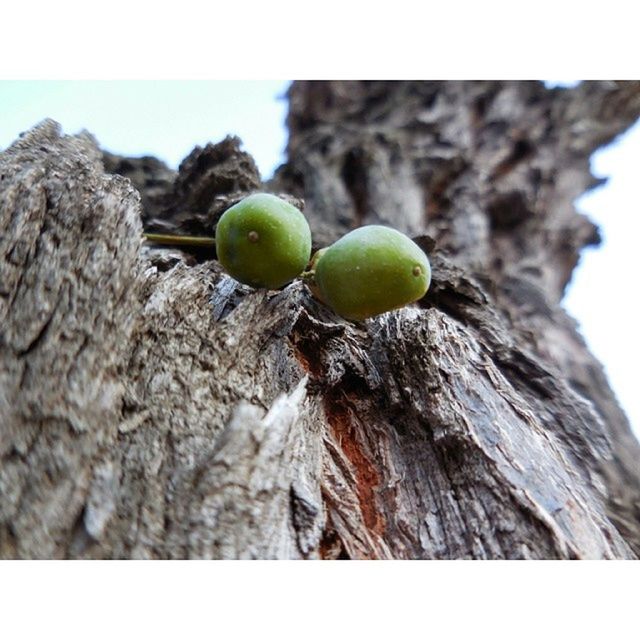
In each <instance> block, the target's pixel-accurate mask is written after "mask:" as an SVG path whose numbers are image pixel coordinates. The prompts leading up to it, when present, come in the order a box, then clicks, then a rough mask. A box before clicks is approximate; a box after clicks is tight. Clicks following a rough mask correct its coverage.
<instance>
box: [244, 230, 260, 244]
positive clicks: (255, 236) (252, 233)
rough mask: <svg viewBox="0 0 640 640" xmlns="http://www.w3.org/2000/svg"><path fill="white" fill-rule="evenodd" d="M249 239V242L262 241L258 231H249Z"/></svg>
mask: <svg viewBox="0 0 640 640" xmlns="http://www.w3.org/2000/svg"><path fill="white" fill-rule="evenodd" d="M247 238H248V239H249V242H254V243H255V242H258V240H260V236H259V235H258V232H257V231H249V233H248V235H247Z"/></svg>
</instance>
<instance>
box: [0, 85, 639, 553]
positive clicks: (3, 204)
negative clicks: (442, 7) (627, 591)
mask: <svg viewBox="0 0 640 640" xmlns="http://www.w3.org/2000/svg"><path fill="white" fill-rule="evenodd" d="M289 100H290V112H289V117H288V125H289V131H290V138H289V143H288V161H287V164H285V165H284V166H283V167H281V168H280V170H279V171H278V172H277V174H276V176H275V178H274V179H273V180H272V181H271V182H270V183H269V184H267V185H263V184H262V183H261V180H260V176H259V174H258V171H257V169H256V167H255V164H254V162H253V160H252V159H251V157H250V156H249V155H248V154H247V153H245V152H243V151H241V150H240V147H239V140H237V139H235V138H227V139H226V140H224V141H222V142H221V143H219V144H216V145H207V146H206V147H204V148H196V149H195V150H194V151H193V152H192V154H191V155H190V156H189V157H188V158H187V159H185V161H184V162H183V164H182V165H181V166H180V169H179V171H178V172H177V173H176V172H172V171H170V170H169V169H168V168H167V167H165V166H163V165H162V163H160V162H159V161H157V160H155V159H152V158H143V159H132V158H119V157H116V156H113V155H111V154H102V153H101V151H100V150H99V147H98V144H97V142H96V141H95V140H94V139H93V138H92V137H91V136H90V135H89V134H86V133H83V134H80V135H78V136H64V135H62V134H61V132H60V130H59V127H58V126H57V125H56V124H55V123H53V122H51V121H46V122H44V123H42V124H41V125H39V126H38V127H36V128H34V129H33V130H31V131H30V132H28V133H27V134H25V135H24V136H23V137H21V138H20V139H19V140H18V141H17V142H16V143H14V144H13V145H12V146H11V147H10V148H9V149H7V150H6V151H5V152H4V153H2V154H1V155H0V419H1V422H0V556H1V557H3V558H14V557H15V558H636V557H637V556H638V554H640V466H639V463H638V460H639V459H640V446H639V445H638V442H637V441H636V439H635V438H634V437H633V435H632V433H631V431H630V428H629V424H628V422H627V419H626V417H625V416H624V414H623V412H622V411H621V409H620V407H619V405H618V404H617V402H616V399H615V396H614V394H613V392H612V391H611V389H610V388H609V386H608V383H607V380H606V378H605V376H604V373H603V370H602V367H601V365H600V364H599V363H598V362H597V360H596V359H595V358H594V357H593V356H592V355H591V354H590V353H589V351H588V350H587V348H586V346H585V344H584V341H583V340H582V338H581V336H580V334H579V333H578V331H577V328H576V324H575V322H574V321H573V320H572V319H571V318H570V317H569V316H568V315H567V314H566V313H565V312H564V310H563V309H562V308H561V306H560V301H561V299H562V295H563V292H564V289H565V287H566V285H567V283H568V282H569V280H570V278H571V274H572V271H573V269H574V267H575V266H576V264H577V261H578V259H579V253H580V250H581V249H582V248H583V247H584V246H586V245H588V244H596V243H597V242H598V241H599V237H598V232H597V228H596V227H595V226H594V225H593V224H592V223H591V222H589V221H588V220H587V219H586V218H585V217H583V216H581V215H579V214H578V213H577V212H576V210H575V208H574V206H573V201H574V200H575V198H576V197H578V196H579V195H580V194H581V193H583V192H584V191H585V190H587V189H589V188H592V187H594V186H595V185H597V184H599V181H598V180H596V179H595V178H594V177H593V176H592V175H591V173H590V171H589V157H590V155H591V153H592V152H593V151H594V150H595V149H597V148H598V147H599V146H601V145H603V144H606V143H607V142H609V141H610V140H612V139H613V138H614V137H615V136H616V135H618V134H619V133H621V132H622V131H624V130H625V129H626V128H627V127H629V126H630V125H631V124H633V122H634V121H635V120H636V119H637V118H638V116H640V83H638V82H586V83H582V84H580V85H579V86H578V87H576V88H574V89H553V90H548V89H546V88H545V87H544V86H543V85H542V84H541V83H537V82H346V83H345V82H297V83H294V84H293V85H292V87H291V89H290V92H289ZM115 173H117V174H120V175H114V174H115ZM257 189H267V190H269V191H272V192H274V193H278V194H282V195H285V196H286V197H288V198H289V199H291V200H292V201H293V202H295V203H296V204H297V205H298V206H301V207H302V206H304V207H305V214H306V215H307V217H308V219H309V222H310V224H311V227H312V230H313V235H314V246H315V247H316V248H317V247H320V246H325V245H326V244H328V243H330V242H332V241H334V240H335V239H337V238H338V237H339V236H340V235H341V234H343V233H345V232H346V231H348V230H350V229H352V228H354V227H357V226H360V225H362V224H371V223H381V224H388V225H391V226H393V227H395V228H397V229H400V230H401V231H404V232H405V233H408V234H409V235H411V236H413V237H414V238H415V239H416V241H417V242H419V243H420V244H421V245H422V246H423V247H424V248H426V249H427V250H428V252H429V254H430V257H431V259H432V265H433V283H432V287H431V289H430V291H429V292H428V293H427V295H426V297H425V298H424V299H423V300H421V301H420V302H419V303H418V304H415V305H412V306H409V307H406V308H404V309H400V310H397V311H393V312H391V313H388V314H384V315H383V316H379V317H377V318H374V319H371V320H368V321H366V322H363V323H352V322H348V321H345V320H343V319H341V318H339V317H337V316H336V315H335V314H333V313H332V312H331V311H330V310H329V309H327V308H326V307H324V306H323V305H321V304H320V303H319V302H317V301H316V300H314V299H313V297H312V296H311V295H310V293H309V292H308V290H307V289H306V288H305V286H304V285H303V284H302V283H301V282H294V283H292V284H291V285H289V286H287V287H285V288H284V289H282V290H280V291H264V290H252V289H250V288H248V287H246V286H244V285H241V284H239V283H237V282H235V281H234V280H233V279H231V278H230V277H229V276H227V275H226V274H225V273H224V272H223V270H222V269H221V267H220V266H219V264H218V263H217V261H216V260H215V259H212V255H211V254H210V253H209V254H207V253H204V252H200V253H187V252H185V251H179V250H177V249H167V248H161V247H153V246H149V245H147V244H145V243H143V241H142V230H143V228H147V229H154V230H163V231H166V230H172V231H184V232H188V233H211V232H212V231H214V230H215V224H216V221H217V219H218V218H219V216H220V215H221V214H222V212H223V211H224V210H225V209H226V208H227V207H228V206H230V205H231V204H233V203H234V202H237V201H238V200H239V199H241V198H242V197H243V196H244V195H246V194H247V193H249V192H251V191H255V190H257ZM213 257H215V255H214V256H213Z"/></svg>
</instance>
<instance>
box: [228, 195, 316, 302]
mask: <svg viewBox="0 0 640 640" xmlns="http://www.w3.org/2000/svg"><path fill="white" fill-rule="evenodd" d="M216 251H217V253H218V260H219V261H220V263H221V264H222V266H223V267H224V268H225V270H226V271H227V273H228V274H229V275H230V276H232V277H233V278H235V279H236V280H238V281H240V282H242V283H244V284H248V285H251V286H252V287H265V288H268V289H277V288H279V287H281V286H283V285H285V284H287V283H288V282H291V281H292V280H293V279H294V278H295V277H296V276H298V275H300V273H302V271H303V270H304V268H305V267H306V266H307V263H308V262H309V256H310V255H311V230H310V229H309V225H308V223H307V220H306V218H305V217H304V215H303V214H302V213H301V212H300V211H299V210H298V209H296V208H295V207H294V206H293V205H292V204H289V203H288V202H285V201H284V200H282V199H281V198H278V197H277V196H274V195H271V194H269V193H256V194H254V195H251V196H248V197H247V198H245V199H244V200H242V201H240V202H238V204H235V205H234V206H233V207H230V208H229V209H227V210H226V211H225V212H224V214H223V215H222V217H221V218H220V220H219V221H218V226H217V227H216Z"/></svg>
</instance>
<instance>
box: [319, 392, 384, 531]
mask: <svg viewBox="0 0 640 640" xmlns="http://www.w3.org/2000/svg"><path fill="white" fill-rule="evenodd" d="M341 396H342V397H337V394H336V393H329V394H327V395H326V397H325V402H324V410H325V415H326V416H327V420H328V422H329V424H330V425H331V430H332V432H333V436H334V438H335V439H336V441H337V442H338V444H339V445H340V447H341V449H342V451H343V452H344V454H345V456H346V457H347V459H348V460H349V462H350V463H351V464H352V465H353V470H354V476H355V481H356V486H355V489H356V495H357V496H358V502H359V503H360V510H361V512H362V518H363V520H364V523H365V525H366V527H367V528H368V529H369V530H370V531H372V532H373V533H376V534H377V535H382V534H383V533H384V530H385V524H386V523H385V518H384V516H383V514H382V513H380V511H378V508H377V505H376V493H377V487H378V486H379V484H380V476H379V474H378V472H377V470H376V467H375V465H374V464H373V463H372V462H371V460H370V459H369V457H368V456H367V455H366V454H365V452H364V451H363V445H362V443H361V442H360V441H359V439H358V431H359V430H360V425H359V424H357V423H356V422H355V421H354V420H353V415H352V412H351V410H350V408H349V406H348V399H347V398H346V397H344V395H343V394H341Z"/></svg>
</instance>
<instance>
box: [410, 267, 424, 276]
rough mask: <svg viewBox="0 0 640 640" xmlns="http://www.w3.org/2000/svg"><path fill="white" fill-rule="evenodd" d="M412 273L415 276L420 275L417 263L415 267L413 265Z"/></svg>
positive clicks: (420, 270)
mask: <svg viewBox="0 0 640 640" xmlns="http://www.w3.org/2000/svg"><path fill="white" fill-rule="evenodd" d="M412 273H413V275H414V276H416V278H417V277H418V276H421V275H422V269H421V268H420V267H419V266H418V265H416V266H415V267H413V271H412Z"/></svg>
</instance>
